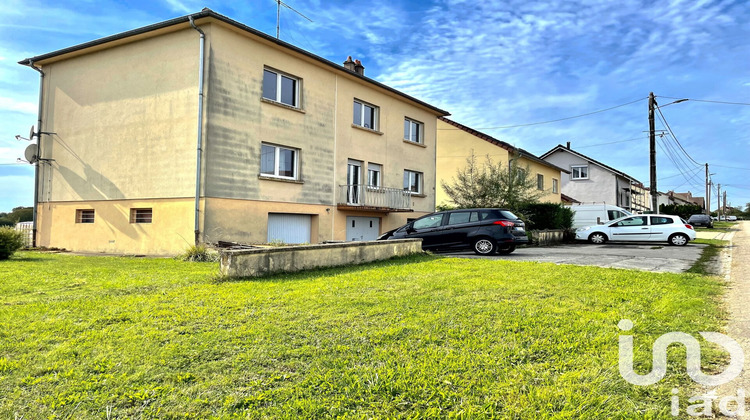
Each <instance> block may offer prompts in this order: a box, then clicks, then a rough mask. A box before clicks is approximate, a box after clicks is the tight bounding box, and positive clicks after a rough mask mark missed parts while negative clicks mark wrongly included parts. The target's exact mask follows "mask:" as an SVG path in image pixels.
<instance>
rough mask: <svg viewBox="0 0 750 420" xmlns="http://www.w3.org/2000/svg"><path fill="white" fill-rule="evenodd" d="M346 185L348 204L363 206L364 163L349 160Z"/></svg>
mask: <svg viewBox="0 0 750 420" xmlns="http://www.w3.org/2000/svg"><path fill="white" fill-rule="evenodd" d="M346 184H347V188H346V202H347V204H361V201H360V200H361V193H362V191H361V190H360V187H361V185H362V162H360V161H358V160H352V159H349V163H348V164H347V167H346Z"/></svg>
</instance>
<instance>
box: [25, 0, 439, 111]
mask: <svg viewBox="0 0 750 420" xmlns="http://www.w3.org/2000/svg"><path fill="white" fill-rule="evenodd" d="M191 17H192V18H193V20H198V19H202V18H214V19H216V20H218V21H221V22H224V23H226V24H229V25H232V26H234V27H236V28H239V29H241V30H244V31H246V32H248V33H250V34H252V35H255V36H257V37H260V38H263V39H264V40H266V41H269V42H272V43H275V44H277V45H279V46H281V47H283V48H287V49H290V50H292V51H294V52H296V53H299V54H302V55H305V56H307V57H310V58H313V59H315V60H317V61H319V62H321V63H323V64H325V65H327V66H330V67H332V68H333V69H334V70H336V71H338V72H341V73H344V74H347V75H349V76H352V77H355V78H359V79H361V80H363V81H365V82H368V83H370V84H373V85H375V86H377V87H379V88H381V89H384V90H386V91H389V92H391V93H394V94H396V95H398V96H401V97H403V98H405V99H408V100H409V101H412V102H414V103H417V104H419V105H421V106H423V107H425V108H427V109H429V110H431V111H432V112H434V113H435V114H437V115H440V116H447V115H450V113H449V112H448V111H445V110H442V109H440V108H437V107H435V106H432V105H430V104H428V103H427V102H424V101H421V100H419V99H417V98H415V97H413V96H410V95H407V94H406V93H403V92H401V91H399V90H396V89H394V88H392V87H390V86H387V85H385V84H383V83H380V82H378V81H377V80H374V79H371V78H369V77H366V76H364V75H360V74H357V73H355V72H352V71H349V70H347V69H345V68H344V67H342V66H340V65H338V64H336V63H334V62H332V61H329V60H326V59H325V58H323V57H320V56H318V55H315V54H313V53H311V52H309V51H306V50H303V49H302V48H299V47H295V46H294V45H292V44H289V43H287V42H284V41H282V40H280V39H277V38H274V37H272V36H270V35H268V34H265V33H263V32H261V31H258V30H257V29H253V28H251V27H249V26H247V25H245V24H243V23H240V22H238V21H236V20H234V19H230V18H228V17H226V16H224V15H222V14H219V13H216V12H214V11H213V10H211V9H208V8H204V9H203V10H201V11H200V12H198V13H192V14H189V15H185V16H181V17H178V18H174V19H170V20H166V21H164V22H159V23H154V24H152V25H148V26H144V27H142V28H136V29H132V30H130V31H126V32H121V33H119V34H115V35H110V36H107V37H104V38H99V39H96V40H93V41H89V42H85V43H83V44H78V45H74V46H72V47H68V48H63V49H61V50H57V51H53V52H50V53H47V54H42V55H38V56H35V57H30V58H25V59H23V60H21V61H19V62H18V64H20V65H22V66H30V65H31V64H32V63H38V62H40V61H44V60H48V59H50V58H54V57H57V56H60V55H64V54H69V53H72V52H76V51H80V50H84V49H87V48H91V47H95V46H98V45H103V44H107V43H110V42H114V41H118V40H121V39H125V38H129V37H133V36H137V35H142V34H146V33H148V32H152V31H155V30H159V29H163V28H168V27H170V26H174V25H179V24H183V23H189V22H190V18H191Z"/></svg>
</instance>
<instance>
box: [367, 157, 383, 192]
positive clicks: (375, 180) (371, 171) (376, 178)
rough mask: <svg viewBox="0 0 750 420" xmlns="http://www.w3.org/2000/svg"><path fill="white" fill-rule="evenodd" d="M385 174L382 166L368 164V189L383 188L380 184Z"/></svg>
mask: <svg viewBox="0 0 750 420" xmlns="http://www.w3.org/2000/svg"><path fill="white" fill-rule="evenodd" d="M382 172H383V167H382V166H381V165H378V164H377V163H368V164H367V186H368V187H373V188H377V187H381V186H382V185H381V184H380V182H381V180H380V178H381V174H382Z"/></svg>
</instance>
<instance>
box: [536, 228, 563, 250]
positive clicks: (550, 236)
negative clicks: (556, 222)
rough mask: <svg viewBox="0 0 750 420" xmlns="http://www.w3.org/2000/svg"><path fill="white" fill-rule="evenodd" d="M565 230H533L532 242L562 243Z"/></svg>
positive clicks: (544, 244) (544, 243)
mask: <svg viewBox="0 0 750 420" xmlns="http://www.w3.org/2000/svg"><path fill="white" fill-rule="evenodd" d="M563 236H564V231H563V230H562V229H555V230H532V231H531V242H532V243H533V244H534V245H536V246H547V245H557V244H559V243H562V241H563Z"/></svg>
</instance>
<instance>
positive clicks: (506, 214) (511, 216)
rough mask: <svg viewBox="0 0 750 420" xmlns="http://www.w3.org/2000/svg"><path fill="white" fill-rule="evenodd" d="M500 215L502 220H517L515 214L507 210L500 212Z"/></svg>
mask: <svg viewBox="0 0 750 420" xmlns="http://www.w3.org/2000/svg"><path fill="white" fill-rule="evenodd" d="M500 214H502V215H503V217H504V218H506V219H509V220H518V216H516V215H515V214H513V213H511V212H509V211H508V210H500Z"/></svg>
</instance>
